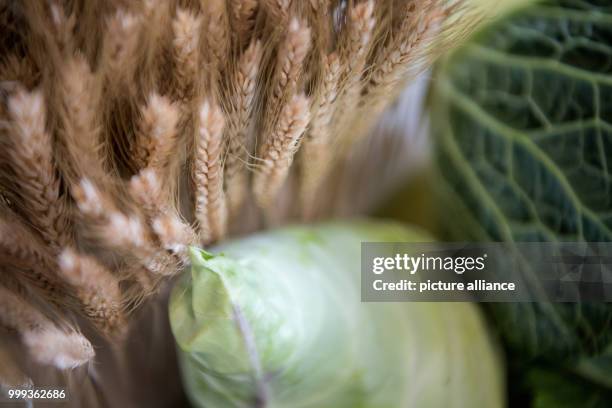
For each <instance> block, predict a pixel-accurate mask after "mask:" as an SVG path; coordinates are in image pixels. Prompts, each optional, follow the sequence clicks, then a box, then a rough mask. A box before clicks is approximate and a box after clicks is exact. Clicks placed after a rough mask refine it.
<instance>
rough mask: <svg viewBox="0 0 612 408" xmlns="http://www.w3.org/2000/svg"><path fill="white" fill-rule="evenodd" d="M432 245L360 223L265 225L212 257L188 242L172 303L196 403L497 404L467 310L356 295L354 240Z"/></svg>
mask: <svg viewBox="0 0 612 408" xmlns="http://www.w3.org/2000/svg"><path fill="white" fill-rule="evenodd" d="M429 240H430V238H429V237H428V236H426V235H425V234H423V233H422V232H419V231H416V230H411V229H407V228H405V227H403V226H400V225H398V224H390V223H383V222H376V223H375V222H365V221H362V222H354V223H332V224H324V225H318V226H303V227H294V228H288V229H283V230H279V231H274V232H268V233H264V234H261V235H255V236H252V237H249V238H246V239H242V240H239V241H235V242H231V243H228V244H226V245H223V246H222V247H220V248H216V249H215V250H213V252H215V254H214V255H213V254H212V253H209V252H206V251H203V250H200V249H195V248H194V249H193V250H192V267H191V271H190V273H189V274H187V275H186V276H185V277H184V279H183V280H182V281H181V282H180V283H178V284H177V286H176V287H175V288H174V290H173V293H172V296H171V302H170V320H171V325H172V331H173V333H174V335H175V338H176V341H177V344H178V350H179V355H180V361H181V366H182V373H183V377H184V383H185V385H186V389H187V392H188V394H189V396H190V398H191V400H192V402H193V403H194V405H195V406H199V407H208V408H214V407H223V408H226V407H334V408H344V407H346V408H349V407H350V408H355V407H361V408H368V407H376V408H379V407H419V408H421V407H423V408H428V407H431V408H438V407H465V408H478V407H486V408H495V407H502V406H504V405H505V404H504V385H503V369H502V368H501V367H500V361H499V359H498V355H497V353H496V348H495V346H494V343H493V342H492V341H491V338H490V337H489V335H488V333H487V329H486V327H485V326H484V322H483V319H482V317H481V315H480V313H479V311H478V310H477V308H476V307H475V306H474V305H472V304H468V303H362V302H361V301H360V248H361V242H365V241H391V242H394V241H400V242H402V241H404V242H406V241H419V242H423V241H429ZM389 255H392V254H389Z"/></svg>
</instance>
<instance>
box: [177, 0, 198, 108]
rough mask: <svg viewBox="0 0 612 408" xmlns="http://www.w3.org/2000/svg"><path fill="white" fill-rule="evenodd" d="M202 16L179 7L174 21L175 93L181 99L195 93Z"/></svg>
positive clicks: (188, 98) (190, 96)
mask: <svg viewBox="0 0 612 408" xmlns="http://www.w3.org/2000/svg"><path fill="white" fill-rule="evenodd" d="M201 25H202V18H201V16H196V15H194V14H193V13H191V12H190V11H188V10H185V9H181V8H179V9H177V11H176V17H175V18H174V20H173V21H172V31H173V33H174V39H173V46H174V47H173V51H174V63H175V66H176V70H175V82H176V85H175V89H174V95H175V97H176V99H178V100H180V101H188V100H190V99H191V98H192V97H193V95H194V93H195V84H196V76H197V74H198V69H199V66H198V64H199V51H200V31H201Z"/></svg>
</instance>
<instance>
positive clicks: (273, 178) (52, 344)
mask: <svg viewBox="0 0 612 408" xmlns="http://www.w3.org/2000/svg"><path fill="white" fill-rule="evenodd" d="M450 4H451V2H448V1H446V0H412V1H405V0H380V1H376V2H375V1H374V0H364V1H356V0H355V1H351V0H310V1H297V0H294V1H291V0H227V1H226V0H202V1H198V0H189V1H187V0H185V1H183V0H180V1H179V0H176V1H165V0H140V1H127V0H113V1H108V0H107V1H89V0H65V1H62V0H50V1H48V2H44V1H43V2H39V1H24V2H12V1H0V34H1V35H2V39H1V40H0V47H2V49H0V55H1V60H0V81H1V83H0V96H1V98H2V101H1V102H2V103H1V104H0V144H1V148H0V167H1V168H0V195H1V200H0V230H1V231H0V268H1V269H2V271H1V273H0V324H2V325H3V326H5V327H8V328H10V329H12V330H14V331H15V332H16V333H18V335H19V336H20V337H21V339H22V342H23V344H24V346H25V347H26V348H27V349H28V350H29V352H30V353H31V355H32V357H33V358H34V359H35V360H36V361H39V362H41V363H49V364H53V365H55V366H56V367H59V368H65V367H74V366H77V365H80V364H83V363H85V362H87V361H89V360H91V359H92V358H93V356H94V352H93V348H92V347H91V344H89V341H88V340H87V339H86V338H85V337H84V335H83V334H81V331H80V329H79V326H78V324H77V323H75V322H81V324H86V323H87V322H88V323H87V324H91V325H93V326H94V327H95V328H97V330H99V332H101V333H103V334H105V335H106V336H108V337H109V338H121V336H122V335H123V334H124V333H125V332H126V327H127V322H128V319H127V315H128V314H129V312H130V311H132V310H133V309H134V307H135V306H136V305H137V304H139V303H140V301H141V300H143V299H144V298H145V297H146V296H148V295H150V294H152V293H155V290H156V288H157V287H158V286H159V285H158V284H159V282H160V281H161V280H162V279H163V278H164V277H166V276H170V275H174V274H176V273H177V272H178V271H180V270H181V268H182V266H183V265H184V264H185V263H186V262H187V253H186V250H187V248H188V246H189V245H207V244H210V243H213V242H215V241H218V240H220V239H222V238H224V236H225V235H226V233H227V231H228V228H229V227H230V226H231V223H232V222H235V221H234V220H236V219H238V215H239V214H240V212H241V211H242V209H243V208H244V205H245V203H247V202H251V203H256V205H257V206H258V207H259V208H260V211H262V213H263V214H266V213H270V212H273V211H274V206H275V203H276V200H277V196H278V194H279V190H280V189H281V187H282V186H283V184H284V183H285V182H286V180H287V178H288V175H289V174H290V172H294V171H296V174H298V177H297V178H296V179H297V180H298V187H297V188H298V194H296V197H295V200H293V203H294V205H295V206H296V207H298V206H299V208H300V212H301V214H302V215H303V217H305V218H311V217H313V216H314V215H315V210H314V208H315V201H316V200H317V195H318V193H319V189H320V185H321V183H322V181H323V180H325V179H326V178H327V177H328V175H329V172H330V169H331V168H332V166H333V164H334V163H335V162H336V161H338V160H339V159H341V158H342V157H343V155H345V154H346V152H347V151H348V149H349V148H350V146H352V145H354V144H355V143H356V142H357V141H358V140H359V139H360V137H361V136H362V135H364V134H365V133H366V132H367V130H368V127H369V126H370V124H373V123H374V122H375V117H376V116H377V115H378V114H379V113H380V112H381V111H382V110H383V109H384V107H385V106H386V105H387V104H388V103H389V102H390V101H391V100H392V99H393V98H394V97H395V96H396V94H397V93H398V91H399V90H400V89H401V86H400V85H402V84H403V83H404V82H405V81H408V80H410V79H411V78H413V77H414V76H415V75H416V74H418V73H419V72H420V71H422V70H423V69H425V68H427V66H428V65H429V64H430V63H431V61H432V60H433V59H434V58H435V56H436V55H438V54H439V53H441V52H442V50H443V49H444V48H445V46H446V45H448V44H449V43H450V42H452V41H454V40H455V37H456V36H457V35H460V34H457V33H456V32H455V33H454V35H453V36H450V35H448V31H447V26H448V25H449V24H451V23H452V21H453V18H454V15H455V12H456V11H457V4H456V2H455V3H452V4H454V5H450ZM464 18H465V17H464ZM296 158H297V159H298V160H294V159H296ZM294 162H296V163H297V164H298V166H297V167H296V166H292V163H294ZM294 168H297V170H294Z"/></svg>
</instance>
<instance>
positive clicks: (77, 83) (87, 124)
mask: <svg viewBox="0 0 612 408" xmlns="http://www.w3.org/2000/svg"><path fill="white" fill-rule="evenodd" d="M59 84H60V87H59V103H58V106H59V118H60V132H59V136H60V137H59V141H60V143H59V147H60V149H61V155H60V157H61V159H60V160H59V163H58V164H59V167H60V169H61V170H62V174H63V176H64V177H65V178H66V180H67V182H68V184H69V185H74V184H77V183H78V182H79V180H80V179H81V177H84V176H85V175H87V176H88V177H90V178H92V179H94V180H96V181H98V182H103V180H105V179H106V178H107V176H106V172H105V169H104V162H103V160H102V156H101V152H100V149H101V139H100V126H101V124H100V121H99V119H98V111H99V109H100V103H99V101H100V91H101V90H100V87H99V84H98V81H97V79H96V77H95V75H94V74H93V73H92V72H91V69H90V67H89V64H88V63H87V61H86V60H85V58H84V57H83V56H81V55H76V56H73V57H70V58H68V60H67V61H66V62H65V64H64V65H63V67H62V69H61V72H60V81H59Z"/></svg>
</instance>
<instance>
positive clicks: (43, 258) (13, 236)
mask: <svg viewBox="0 0 612 408" xmlns="http://www.w3.org/2000/svg"><path fill="white" fill-rule="evenodd" d="M0 257H2V258H3V261H4V262H3V263H4V264H6V265H10V266H11V267H13V268H15V269H16V272H17V277H18V279H20V280H22V281H24V284H26V285H28V286H32V287H34V288H36V289H37V290H38V292H39V293H40V294H41V296H42V297H43V298H45V299H47V300H49V301H50V302H51V303H54V304H61V303H62V302H65V301H66V290H65V289H66V288H65V287H64V285H63V283H62V282H61V281H60V280H59V279H58V276H57V275H56V273H55V271H56V269H57V266H56V264H55V262H54V260H53V259H52V255H51V254H49V251H48V249H47V247H46V246H45V244H44V243H43V242H41V240H40V239H39V238H38V237H37V236H36V235H34V234H33V233H32V232H31V231H30V230H29V229H27V228H26V227H25V226H24V225H22V224H21V223H20V222H17V221H15V220H10V219H8V218H7V217H6V216H3V217H0Z"/></svg>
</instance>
